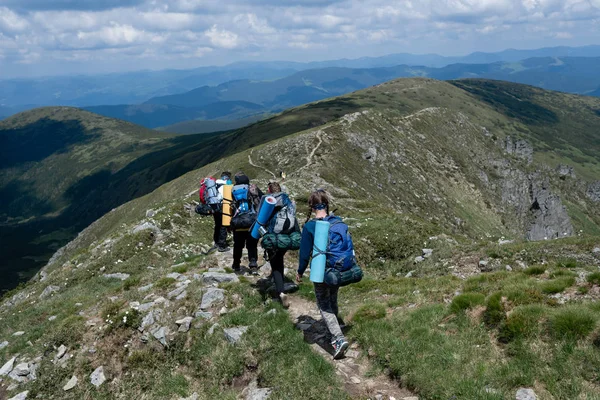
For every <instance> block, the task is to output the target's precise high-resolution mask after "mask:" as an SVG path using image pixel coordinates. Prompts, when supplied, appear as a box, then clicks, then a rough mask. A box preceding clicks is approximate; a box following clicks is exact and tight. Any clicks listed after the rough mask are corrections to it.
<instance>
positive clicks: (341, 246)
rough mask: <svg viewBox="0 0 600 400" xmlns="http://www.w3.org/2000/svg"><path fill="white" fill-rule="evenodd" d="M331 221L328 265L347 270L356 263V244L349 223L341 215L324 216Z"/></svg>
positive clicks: (324, 219)
mask: <svg viewBox="0 0 600 400" xmlns="http://www.w3.org/2000/svg"><path fill="white" fill-rule="evenodd" d="M323 221H327V222H329V224H330V225H329V244H328V245H327V267H328V268H335V269H337V270H339V271H347V270H349V269H350V268H352V266H354V264H355V263H356V260H355V258H354V244H353V243H352V237H351V236H350V233H349V232H348V225H346V224H345V223H344V221H342V219H341V218H340V217H336V216H335V215H333V214H331V215H328V216H327V217H325V218H323Z"/></svg>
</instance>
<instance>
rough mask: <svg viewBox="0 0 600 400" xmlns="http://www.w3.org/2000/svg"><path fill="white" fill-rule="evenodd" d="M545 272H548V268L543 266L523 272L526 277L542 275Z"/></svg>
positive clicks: (532, 267) (535, 266)
mask: <svg viewBox="0 0 600 400" xmlns="http://www.w3.org/2000/svg"><path fill="white" fill-rule="evenodd" d="M544 272H546V267H544V266H543V265H533V266H531V267H529V268H527V269H526V270H525V271H523V273H524V274H526V275H542V274H543V273H544Z"/></svg>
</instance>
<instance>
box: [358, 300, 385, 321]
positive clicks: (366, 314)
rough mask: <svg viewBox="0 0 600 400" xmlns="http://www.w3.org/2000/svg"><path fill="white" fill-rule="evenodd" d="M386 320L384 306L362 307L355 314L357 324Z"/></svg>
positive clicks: (366, 305) (370, 304)
mask: <svg viewBox="0 0 600 400" xmlns="http://www.w3.org/2000/svg"><path fill="white" fill-rule="evenodd" d="M382 318H385V307H384V306H383V305H382V304H377V303H369V304H365V305H363V306H361V307H360V308H359V309H358V310H357V311H356V314H354V317H353V318H352V320H353V321H355V322H357V323H361V322H365V321H375V320H378V319H382Z"/></svg>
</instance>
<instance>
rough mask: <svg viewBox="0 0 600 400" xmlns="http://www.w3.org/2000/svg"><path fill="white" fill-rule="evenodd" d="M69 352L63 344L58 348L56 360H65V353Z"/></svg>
mask: <svg viewBox="0 0 600 400" xmlns="http://www.w3.org/2000/svg"><path fill="white" fill-rule="evenodd" d="M66 352H67V347H66V346H65V345H64V344H61V345H60V347H59V348H58V352H57V353H56V359H57V360H58V359H59V358H63V356H64V355H65V353H66Z"/></svg>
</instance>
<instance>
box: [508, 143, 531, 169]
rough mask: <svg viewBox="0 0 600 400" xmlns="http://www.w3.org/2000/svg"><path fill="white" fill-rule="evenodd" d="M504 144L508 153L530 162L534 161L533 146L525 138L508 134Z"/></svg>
mask: <svg viewBox="0 0 600 400" xmlns="http://www.w3.org/2000/svg"><path fill="white" fill-rule="evenodd" d="M503 144H504V151H506V152H507V153H508V154H512V155H514V156H516V157H519V158H522V159H524V160H525V161H527V163H528V164H529V163H531V162H532V161H533V146H532V145H531V144H529V142H527V141H525V140H523V139H518V138H513V137H511V136H507V137H506V138H505V139H504V143H503Z"/></svg>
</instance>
